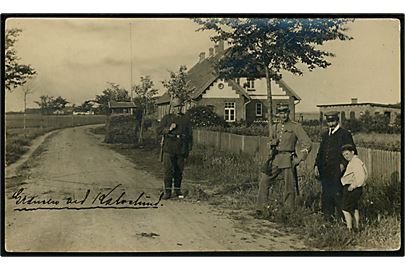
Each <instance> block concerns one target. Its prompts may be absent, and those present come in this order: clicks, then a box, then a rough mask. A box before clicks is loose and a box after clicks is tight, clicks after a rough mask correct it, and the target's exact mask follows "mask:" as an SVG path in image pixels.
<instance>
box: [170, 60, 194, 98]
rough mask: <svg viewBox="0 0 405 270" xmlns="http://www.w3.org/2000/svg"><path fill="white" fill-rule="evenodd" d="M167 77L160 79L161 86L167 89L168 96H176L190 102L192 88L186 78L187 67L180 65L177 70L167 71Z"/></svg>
mask: <svg viewBox="0 0 405 270" xmlns="http://www.w3.org/2000/svg"><path fill="white" fill-rule="evenodd" d="M169 74H170V75H169V79H168V80H165V81H162V84H163V86H164V87H165V88H166V89H167V92H168V94H169V96H170V97H171V98H172V97H178V98H180V99H181V100H183V101H184V102H186V103H187V102H191V98H192V96H191V94H192V92H193V90H194V89H192V88H191V87H190V82H189V80H188V79H187V67H186V66H184V65H182V66H180V67H179V71H178V72H174V71H169Z"/></svg>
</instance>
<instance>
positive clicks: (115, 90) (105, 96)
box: [95, 82, 131, 114]
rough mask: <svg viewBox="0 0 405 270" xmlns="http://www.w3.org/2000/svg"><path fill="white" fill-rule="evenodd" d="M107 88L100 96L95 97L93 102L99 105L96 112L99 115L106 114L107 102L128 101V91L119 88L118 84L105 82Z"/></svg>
mask: <svg viewBox="0 0 405 270" xmlns="http://www.w3.org/2000/svg"><path fill="white" fill-rule="evenodd" d="M107 84H108V87H107V88H106V89H104V90H103V93H102V94H101V95H96V99H95V101H96V102H97V103H98V104H100V106H99V107H98V110H99V112H100V113H104V114H107V113H108V102H110V101H130V100H131V98H130V97H129V94H128V91H127V90H125V89H124V88H122V87H120V85H119V84H116V83H112V82H107Z"/></svg>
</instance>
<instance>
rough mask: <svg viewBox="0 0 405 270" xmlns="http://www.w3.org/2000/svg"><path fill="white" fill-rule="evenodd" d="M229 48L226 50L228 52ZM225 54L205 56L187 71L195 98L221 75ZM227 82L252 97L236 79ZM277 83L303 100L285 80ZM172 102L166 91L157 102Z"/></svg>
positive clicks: (289, 93)
mask: <svg viewBox="0 0 405 270" xmlns="http://www.w3.org/2000/svg"><path fill="white" fill-rule="evenodd" d="M227 52H228V50H225V53H227ZM223 55H224V53H220V54H216V55H214V56H211V57H208V58H205V59H204V60H202V61H200V62H198V63H197V64H195V65H194V66H193V67H192V68H191V69H190V70H189V71H188V72H187V79H188V80H189V84H190V87H191V89H193V91H192V93H191V97H192V98H193V99H197V98H198V97H199V96H200V95H201V94H203V93H204V91H206V90H207V89H208V88H209V86H210V85H211V84H213V83H214V82H215V81H216V80H217V79H218V77H219V75H218V73H217V72H216V70H215V65H216V63H217V62H218V61H219V59H220V58H221V57H222V56H223ZM225 82H227V83H229V85H230V86H232V89H234V90H235V91H237V92H238V93H239V94H242V95H243V96H245V97H246V98H247V99H250V95H249V93H247V92H246V90H245V89H244V88H243V87H242V86H240V85H239V84H237V83H236V82H235V81H234V80H225ZM277 83H278V84H279V85H280V86H281V87H282V88H283V89H284V90H285V91H286V92H287V94H288V95H290V96H292V97H294V99H296V100H301V98H300V97H299V96H298V94H297V93H295V91H294V90H293V89H291V88H290V87H289V86H288V85H287V84H286V83H285V82H284V81H283V80H279V81H277ZM169 102H170V96H169V94H168V93H167V92H165V93H164V94H163V95H162V96H160V97H159V98H158V99H157V101H156V103H157V104H165V103H169Z"/></svg>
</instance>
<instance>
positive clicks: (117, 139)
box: [104, 115, 139, 144]
mask: <svg viewBox="0 0 405 270" xmlns="http://www.w3.org/2000/svg"><path fill="white" fill-rule="evenodd" d="M138 128H139V124H138V121H137V118H136V117H135V116H133V115H110V117H109V118H108V120H107V124H106V134H105V139H104V141H105V142H106V143H129V144H133V143H136V142H137V140H138Z"/></svg>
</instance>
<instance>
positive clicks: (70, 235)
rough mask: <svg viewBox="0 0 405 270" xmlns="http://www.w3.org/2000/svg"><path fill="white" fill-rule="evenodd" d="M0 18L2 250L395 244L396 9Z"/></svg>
mask: <svg viewBox="0 0 405 270" xmlns="http://www.w3.org/2000/svg"><path fill="white" fill-rule="evenodd" d="M2 21H3V24H2V27H3V30H4V34H3V39H2V40H3V44H2V45H3V47H2V48H3V51H2V54H3V56H4V57H3V58H2V59H3V63H2V64H3V65H4V71H5V72H4V76H3V77H2V86H3V97H4V100H5V102H4V104H3V108H4V110H3V116H4V131H3V133H4V139H5V141H4V142H3V144H2V145H4V146H5V151H4V152H5V156H4V159H3V160H4V162H3V165H2V166H3V169H2V171H3V179H4V181H2V183H3V185H2V186H3V189H2V192H3V194H2V198H4V200H3V204H2V205H3V210H4V211H3V213H4V215H3V224H2V225H3V226H4V235H3V236H4V238H3V240H4V242H3V243H4V244H3V245H2V252H3V255H13V254H14V255H15V254H22V253H24V254H36V253H38V252H41V253H42V252H45V253H55V252H63V253H67V254H73V255H74V254H79V253H82V252H89V253H93V252H97V253H100V254H104V253H117V254H118V253H119V254H128V253H130V254H146V253H148V254H149V253H152V254H157V255H160V254H162V255H163V254H169V255H170V254H177V255H178V254H199V253H207V254H212V255H216V254H218V255H224V254H235V253H236V252H244V253H246V254H251V255H255V254H276V255H277V254H289V253H290V254H292V255H294V254H296V255H299V254H308V253H309V254H317V255H331V254H332V255H333V254H334V252H353V253H354V254H355V253H356V252H360V254H364V252H375V251H378V252H379V253H378V254H380V255H400V254H402V255H403V246H402V245H401V244H402V243H403V235H402V234H401V232H402V230H401V228H402V226H403V224H402V223H401V220H402V218H403V217H402V214H403V205H402V204H401V199H402V196H403V184H402V174H403V171H402V169H401V166H402V163H403V161H402V160H401V149H402V148H401V145H402V141H401V137H402V134H401V132H402V131H403V128H402V121H401V120H402V114H401V113H402V94H403V92H402V91H403V89H401V87H402V86H403V84H401V76H402V75H403V70H401V63H402V64H403V62H401V59H403V55H401V52H403V40H401V34H402V37H403V28H402V27H403V15H396V16H392V17H389V16H388V15H384V16H382V15H381V16H379V15H372V16H369V17H367V16H365V15H363V16H358V17H356V16H351V17H348V16H345V17H342V18H339V17H335V16H334V17H325V16H319V17H314V16H310V17H308V18H305V17H302V16H300V18H294V17H293V16H275V15H266V14H263V15H260V16H251V15H247V14H246V15H243V14H241V15H235V14H234V15H230V16H229V17H228V18H225V17H221V18H219V17H218V18H216V17H212V16H207V17H205V18H199V17H191V16H190V17H176V16H165V17H162V16H157V15H156V16H149V17H143V18H142V17H122V16H118V15H117V16H108V17H102V16H97V15H91V16H90V15H89V16H87V17H84V16H77V17H75V16H73V15H71V16H70V17H63V16H52V15H47V16H42V17H41V16H39V15H36V16H33V15H32V16H30V15H24V16H21V14H20V15H18V16H17V15H15V16H13V15H3V16H2ZM401 49H402V51H401ZM402 61H403V60H402ZM229 252H230V253H229ZM285 252H287V253H285Z"/></svg>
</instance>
